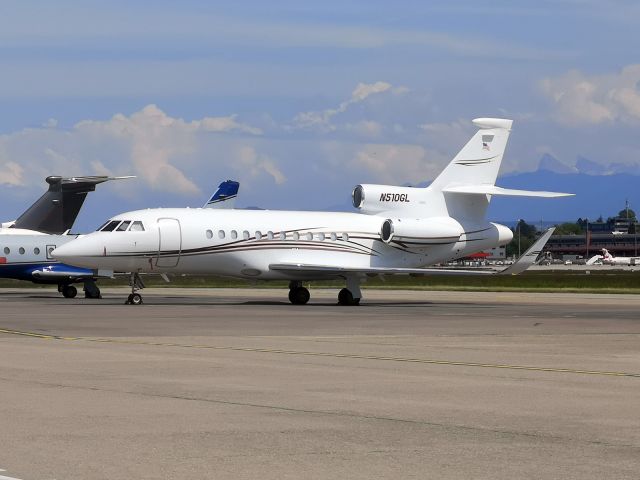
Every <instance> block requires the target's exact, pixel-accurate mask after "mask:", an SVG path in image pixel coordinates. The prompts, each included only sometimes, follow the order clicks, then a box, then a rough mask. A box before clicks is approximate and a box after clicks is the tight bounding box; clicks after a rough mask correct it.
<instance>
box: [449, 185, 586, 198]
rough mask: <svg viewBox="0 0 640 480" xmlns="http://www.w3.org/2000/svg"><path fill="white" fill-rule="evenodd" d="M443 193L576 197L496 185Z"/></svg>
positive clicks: (451, 190)
mask: <svg viewBox="0 0 640 480" xmlns="http://www.w3.org/2000/svg"><path fill="white" fill-rule="evenodd" d="M442 191H443V192H445V193H466V194H472V195H502V196H507V197H541V198H557V197H571V196H573V195H575V193H561V192H536V191H532V190H514V189H511V188H502V187H497V186H495V185H462V186H457V187H447V188H444V189H443V190H442Z"/></svg>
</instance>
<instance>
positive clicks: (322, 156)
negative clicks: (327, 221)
mask: <svg viewBox="0 0 640 480" xmlns="http://www.w3.org/2000/svg"><path fill="white" fill-rule="evenodd" d="M639 22H640V3H638V2H635V1H625V0H611V1H609V2H606V3H603V2H596V1H591V0H553V1H546V0H538V1H535V2H534V1H530V2H529V1H518V2H514V1H489V2H481V3H479V2H477V1H467V0H461V1H457V2H450V1H442V2H439V1H426V0H423V1H397V2H388V1H376V0H368V1H358V0H356V1H350V2H344V1H334V0H325V1H323V2H300V1H278V0H272V1H269V2H263V1H234V2H205V1H202V2H200V1H188V0H187V1H181V2H170V1H163V0H160V1H156V2H135V1H126V2H125V1H119V0H114V1H111V2H98V1H95V2H94V1H90V0H89V1H82V2H80V1H68V0H58V1H56V2H49V1H47V2H45V1H42V2H40V1H28V0H26V1H25V0H23V1H12V0H3V1H2V2H1V3H0V219H2V220H3V221H6V220H11V219H13V218H15V217H16V216H17V215H19V214H20V213H21V212H22V211H23V210H24V209H25V208H26V207H27V206H28V205H30V204H31V203H32V202H33V201H34V200H35V199H36V198H37V197H38V196H39V194H41V193H42V191H44V189H45V183H44V177H46V176H47V175H51V174H58V175H65V176H77V175H98V174H109V175H136V176H137V178H136V179H134V180H127V181H121V182H118V183H115V182H113V183H108V184H104V185H101V186H99V187H98V191H97V192H96V193H95V194H93V195H92V196H90V198H89V199H88V200H87V202H86V204H85V208H84V209H83V211H82V213H81V215H80V217H79V219H78V223H77V230H78V231H86V230H90V229H93V228H94V227H96V226H98V225H99V224H101V223H103V220H104V219H105V218H107V217H110V216H112V215H115V214H117V213H119V212H122V211H126V210H133V209H138V208H147V207H158V206H200V205H201V204H203V203H204V201H205V200H206V198H207V196H208V195H210V194H211V192H212V191H213V190H214V189H215V186H216V185H217V184H218V183H219V182H220V181H222V180H225V179H227V178H231V179H236V180H238V181H240V182H241V190H240V196H239V199H238V206H241V207H242V206H260V207H264V208H273V209H276V208H277V209H310V210H314V209H325V208H330V207H335V206H336V205H346V204H348V201H349V200H348V199H349V196H350V193H351V190H352V188H353V186H354V185H356V184H358V183H384V184H411V185H415V184H418V183H422V182H428V181H429V180H431V179H433V178H434V176H435V175H437V173H438V172H439V171H440V170H441V169H442V168H443V167H444V166H445V165H446V164H447V163H448V161H449V160H450V159H451V158H453V156H454V155H455V154H456V153H457V151H458V150H459V149H460V148H461V147H462V146H463V145H464V143H465V142H466V141H467V140H468V139H469V138H470V137H471V135H473V133H474V127H473V125H472V124H471V119H473V118H476V117H486V116H493V117H506V118H512V119H514V127H513V131H512V135H511V139H510V143H509V146H508V148H507V153H506V155H505V159H504V161H503V165H502V170H501V174H502V175H506V176H508V175H516V174H518V173H523V172H531V171H534V170H536V169H537V168H538V165H539V163H540V159H541V158H542V157H543V156H544V155H547V156H551V157H553V159H554V161H557V162H559V165H560V167H562V168H564V167H567V169H568V170H571V169H573V170H575V169H576V168H577V167H576V165H578V167H579V166H580V165H582V164H584V159H587V160H588V161H589V162H592V163H595V164H596V165H598V166H600V167H602V168H601V170H602V172H605V173H617V172H618V171H625V172H631V173H636V174H638V175H640V135H638V131H639V127H640V88H639V85H638V82H639V81H640V58H639V57H638V51H639V50H640V35H638V34H637V25H638V23H639ZM580 158H582V159H583V160H582V164H580V163H579V162H580V160H579V159H580ZM562 168H560V170H562ZM498 183H499V182H498ZM569 187H570V186H569ZM569 189H570V188H569ZM629 195H631V196H632V202H633V198H635V197H633V192H629ZM635 195H637V194H635ZM593 200H594V199H585V203H584V204H583V205H582V207H581V208H580V209H581V210H584V211H583V212H575V217H576V218H577V217H578V216H587V215H594V214H595V213H596V212H595V210H596V208H595V206H594V207H593V208H592V207H591V206H590V204H589V202H590V201H593ZM638 201H640V198H639V199H638ZM638 207H640V205H639V206H638ZM528 208H530V209H531V211H530V212H525V214H530V216H531V217H532V218H537V217H536V215H537V214H536V208H537V207H536V205H535V203H533V204H531V205H530V206H528ZM590 209H591V210H594V211H593V212H591V211H590ZM597 213H600V212H597Z"/></svg>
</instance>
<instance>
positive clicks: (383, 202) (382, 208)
mask: <svg viewBox="0 0 640 480" xmlns="http://www.w3.org/2000/svg"><path fill="white" fill-rule="evenodd" d="M423 191H424V189H422V188H414V187H394V186H392V185H357V186H356V187H355V188H354V189H353V192H352V194H351V199H352V201H353V206H354V207H355V208H357V209H359V210H360V211H361V212H362V213H380V212H388V211H391V210H396V209H407V208H409V207H412V206H414V205H412V203H414V204H417V203H418V202H419V200H420V199H421V198H420V197H421V192H423Z"/></svg>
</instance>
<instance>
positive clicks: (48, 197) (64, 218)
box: [11, 176, 133, 234]
mask: <svg viewBox="0 0 640 480" xmlns="http://www.w3.org/2000/svg"><path fill="white" fill-rule="evenodd" d="M121 178H133V177H105V176H99V177H71V178H62V177H57V176H52V177H47V178H46V181H47V183H48V184H49V190H47V191H46V192H45V193H44V195H42V196H41V197H40V198H39V199H38V200H37V201H36V202H35V203H34V204H33V205H31V206H30V207H29V208H28V209H27V211H25V212H24V213H23V214H22V215H20V217H19V218H18V219H17V220H16V221H15V222H14V223H13V225H11V227H12V228H23V229H25V230H35V231H38V232H42V233H50V234H62V233H64V232H66V231H67V230H69V229H70V228H71V227H72V226H73V222H75V221H76V217H77V216H78V213H79V212H80V209H81V208H82V204H83V203H84V200H85V198H86V197H87V193H89V192H93V191H94V190H95V189H96V185H98V184H99V183H103V182H106V181H108V180H119V179H121Z"/></svg>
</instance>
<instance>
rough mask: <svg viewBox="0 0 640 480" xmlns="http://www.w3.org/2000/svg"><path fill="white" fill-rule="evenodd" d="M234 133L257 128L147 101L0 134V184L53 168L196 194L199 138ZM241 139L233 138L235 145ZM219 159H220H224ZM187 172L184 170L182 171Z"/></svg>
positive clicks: (37, 177) (263, 163) (37, 178)
mask: <svg viewBox="0 0 640 480" xmlns="http://www.w3.org/2000/svg"><path fill="white" fill-rule="evenodd" d="M230 132H239V133H240V134H248V135H250V136H251V137H255V136H256V135H259V134H261V133H262V131H261V130H260V129H258V128H255V127H252V126H249V125H246V124H243V123H240V122H239V121H238V120H237V117H236V116H235V115H232V116H228V117H204V118H202V119H199V120H193V121H190V122H187V121H185V120H183V119H181V118H174V117H171V116H169V115H167V114H166V113H165V112H163V111H162V110H161V109H159V108H158V107H157V106H155V105H148V106H146V107H144V108H143V109H142V110H140V111H138V112H134V113H133V114H131V115H129V116H127V115H123V114H116V115H114V116H113V117H112V118H110V119H108V120H84V121H81V122H78V123H77V124H76V125H74V126H73V128H71V129H69V130H62V129H58V128H52V127H51V126H46V127H44V128H39V129H25V130H22V131H19V132H15V133H12V134H8V135H3V136H0V152H1V154H0V168H2V169H3V170H4V174H3V175H2V177H0V182H1V183H10V184H18V183H20V184H25V183H26V184H38V185H39V184H40V183H41V182H42V178H43V177H45V176H47V175H50V174H52V173H53V172H56V173H59V174H62V175H78V174H89V173H90V174H105V173H108V174H125V175H126V174H135V175H137V177H138V179H139V180H140V181H141V182H143V184H146V186H148V187H149V188H151V189H152V190H157V191H165V192H178V193H181V194H185V195H196V194H198V195H199V194H201V191H200V188H199V187H198V186H197V184H196V182H195V181H194V179H193V175H194V170H195V171H197V170H198V167H201V166H202V165H200V162H203V159H202V156H203V155H202V153H203V152H201V151H200V148H201V142H202V139H203V138H205V137H206V136H207V135H209V134H211V133H219V134H220V135H225V136H226V137H228V136H229V135H230ZM244 141H245V140H243V139H242V135H241V136H240V138H237V139H236V142H237V143H242V142H244ZM229 160H232V159H229V158H220V163H221V164H224V163H226V162H229ZM18 161H19V162H20V166H19V168H16V166H17V163H16V162H18ZM253 168H254V169H255V168H257V169H262V170H263V171H265V172H267V173H269V174H270V175H272V176H274V178H275V177H276V176H277V175H274V172H275V168H274V166H273V165H272V164H271V163H270V161H269V160H268V159H262V160H260V162H258V163H256V164H255V165H254V166H253ZM186 172H189V173H190V174H187V173H186Z"/></svg>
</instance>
